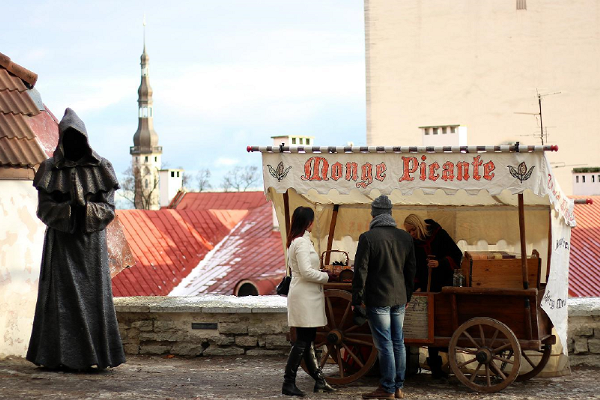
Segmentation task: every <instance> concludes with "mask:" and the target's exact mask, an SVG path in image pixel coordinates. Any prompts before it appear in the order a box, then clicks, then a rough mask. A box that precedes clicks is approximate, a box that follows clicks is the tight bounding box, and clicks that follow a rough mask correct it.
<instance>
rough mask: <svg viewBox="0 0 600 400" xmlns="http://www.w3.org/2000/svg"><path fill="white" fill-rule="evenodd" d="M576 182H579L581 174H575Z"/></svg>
mask: <svg viewBox="0 0 600 400" xmlns="http://www.w3.org/2000/svg"><path fill="white" fill-rule="evenodd" d="M575 183H579V175H575Z"/></svg>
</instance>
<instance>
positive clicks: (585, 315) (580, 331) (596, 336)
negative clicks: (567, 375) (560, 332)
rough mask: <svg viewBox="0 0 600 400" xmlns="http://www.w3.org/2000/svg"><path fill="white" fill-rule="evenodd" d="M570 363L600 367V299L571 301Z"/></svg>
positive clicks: (575, 299)
mask: <svg viewBox="0 0 600 400" xmlns="http://www.w3.org/2000/svg"><path fill="white" fill-rule="evenodd" d="M568 346H569V347H568V348H569V362H570V364H571V365H580V364H585V365H591V366H596V367H600V298H597V297H594V298H589V297H588V298H571V299H569V333H568Z"/></svg>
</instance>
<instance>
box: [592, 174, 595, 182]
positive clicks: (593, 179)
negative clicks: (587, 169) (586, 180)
mask: <svg viewBox="0 0 600 400" xmlns="http://www.w3.org/2000/svg"><path fill="white" fill-rule="evenodd" d="M594 182H595V181H594V175H592V183H594Z"/></svg>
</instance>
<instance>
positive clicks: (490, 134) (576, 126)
mask: <svg viewBox="0 0 600 400" xmlns="http://www.w3.org/2000/svg"><path fill="white" fill-rule="evenodd" d="M365 32H366V75H367V76H366V82H367V144H368V145H422V143H423V130H422V129H420V127H424V126H452V125H460V126H463V127H466V128H468V145H496V144H503V143H511V142H516V141H519V142H520V143H522V144H536V145H539V144H541V143H542V139H541V136H542V135H541V131H540V118H539V115H534V114H536V113H539V104H538V94H540V95H541V101H542V123H543V127H544V128H545V129H544V137H543V142H544V144H550V145H558V146H559V151H558V152H555V153H552V154H550V155H549V159H550V162H551V163H553V164H554V166H555V169H554V173H555V174H556V176H557V178H558V180H559V182H560V185H561V186H562V188H563V190H564V191H565V192H566V193H567V194H572V192H573V187H572V186H573V183H572V182H573V178H572V174H571V170H572V169H573V168H574V167H575V166H579V167H581V166H584V165H585V166H589V167H594V166H599V165H600V0H573V1H558V0H545V1H543V0H453V1H447V0H427V1H423V0H403V1H398V0H392V1H390V0H365ZM546 134H547V135H546Z"/></svg>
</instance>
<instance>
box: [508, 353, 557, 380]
mask: <svg viewBox="0 0 600 400" xmlns="http://www.w3.org/2000/svg"><path fill="white" fill-rule="evenodd" d="M551 353H552V345H551V344H545V345H544V346H543V347H542V349H541V350H521V359H522V360H525V361H521V370H523V368H527V367H529V368H531V370H530V371H527V372H525V373H519V376H517V379H516V380H517V382H523V381H526V380H529V379H531V378H533V377H535V376H537V374H539V373H540V372H542V370H543V369H544V367H545V366H546V364H548V361H549V360H550V354H551Z"/></svg>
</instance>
